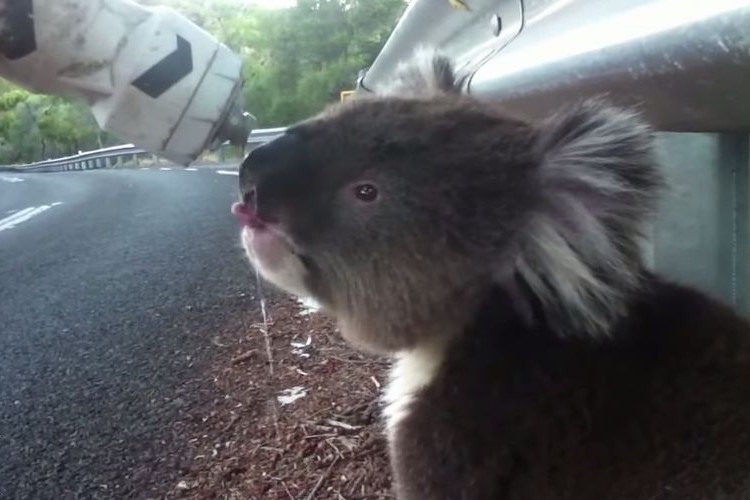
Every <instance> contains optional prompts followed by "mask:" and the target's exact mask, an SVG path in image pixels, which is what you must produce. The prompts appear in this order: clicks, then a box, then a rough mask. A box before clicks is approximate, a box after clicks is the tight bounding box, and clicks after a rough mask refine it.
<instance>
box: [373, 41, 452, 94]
mask: <svg viewBox="0 0 750 500" xmlns="http://www.w3.org/2000/svg"><path fill="white" fill-rule="evenodd" d="M460 91H461V78H459V77H457V75H456V74H455V70H454V67H453V63H452V61H451V60H450V59H449V58H448V57H447V56H445V55H444V54H442V53H440V52H439V51H438V50H437V49H435V48H428V47H420V48H418V49H417V50H416V51H415V52H414V54H413V56H412V57H411V58H410V59H408V60H406V61H403V62H401V63H399V65H398V67H397V68H396V71H395V73H394V76H393V79H392V80H391V81H390V82H388V83H387V84H385V85H383V86H382V87H381V88H378V89H377V94H378V95H381V96H394V97H412V98H415V97H417V98H418V97H434V96H435V95H440V94H452V93H459V92H460Z"/></svg>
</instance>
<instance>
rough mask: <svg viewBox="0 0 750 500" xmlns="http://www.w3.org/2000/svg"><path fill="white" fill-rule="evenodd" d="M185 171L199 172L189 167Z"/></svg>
mask: <svg viewBox="0 0 750 500" xmlns="http://www.w3.org/2000/svg"><path fill="white" fill-rule="evenodd" d="M185 170H187V171H188V172H197V171H198V169H197V168H193V167H188V168H186V169H185Z"/></svg>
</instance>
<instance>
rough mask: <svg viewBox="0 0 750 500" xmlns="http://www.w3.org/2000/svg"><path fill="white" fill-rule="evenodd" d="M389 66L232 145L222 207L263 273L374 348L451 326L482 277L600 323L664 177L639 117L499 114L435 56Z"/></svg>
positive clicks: (477, 294) (615, 302)
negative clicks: (237, 160)
mask: <svg viewBox="0 0 750 500" xmlns="http://www.w3.org/2000/svg"><path fill="white" fill-rule="evenodd" d="M393 81H394V83H393V85H391V86H390V87H389V88H388V89H385V90H384V91H383V92H381V93H380V94H377V95H375V96H373V97H367V98H362V99H354V100H349V101H347V102H345V103H342V104H337V105H335V106H332V107H330V108H328V109H326V110H325V111H323V112H322V113H321V114H319V115H318V116H315V117H313V118H310V119H308V120H306V121H303V122H301V123H299V124H296V125H294V126H291V127H289V128H288V129H287V131H286V132H285V133H284V135H282V136H281V137H279V138H277V139H275V140H273V141H271V142H269V143H267V144H265V145H263V146H261V147H259V148H257V149H255V150H254V151H252V152H251V153H250V154H249V155H248V157H247V158H246V159H245V161H244V162H243V164H242V167H241V169H240V191H241V197H242V201H241V202H239V203H237V204H235V206H234V207H233V212H234V213H235V214H236V215H237V217H238V218H239V219H240V220H241V221H242V223H243V225H244V228H243V231H242V241H243V244H244V247H245V249H246V251H247V254H248V257H249V258H250V260H251V262H252V264H253V265H254V266H255V267H256V268H257V269H258V271H259V272H260V274H261V275H262V276H263V277H264V278H265V279H266V280H268V281H270V282H271V283H273V284H275V285H277V286H278V287H280V288H282V289H283V290H286V291H288V292H290V293H292V294H296V295H300V296H312V297H314V298H315V299H316V300H317V301H318V302H319V303H320V304H321V305H322V306H323V307H324V309H326V310H327V311H329V312H330V313H331V314H333V315H334V316H335V317H336V318H337V319H338V320H339V323H340V326H341V330H342V333H343V335H344V337H345V338H347V339H348V340H349V341H351V342H353V343H354V344H356V345H358V346H360V347H362V348H366V349H369V350H374V351H379V352H396V351H399V350H402V349H409V348H411V347H414V346H415V345H416V344H418V343H419V342H422V341H424V340H427V339H429V338H430V337H434V336H435V335H450V334H453V333H455V332H459V331H461V329H462V327H463V326H465V324H466V322H467V321H470V319H471V317H472V315H473V313H474V311H475V310H476V308H477V307H478V305H479V302H480V301H481V300H482V298H483V297H484V296H485V295H486V293H487V292H488V291H489V290H490V289H491V288H492V287H502V288H504V289H506V290H507V291H508V292H509V296H510V297H513V302H514V306H515V307H517V309H518V311H519V313H520V314H523V315H525V317H526V318H527V319H528V320H529V321H533V320H535V315H539V314H541V315H543V316H544V320H545V321H546V322H547V323H548V324H550V325H554V328H555V329H556V331H557V332H558V333H559V334H560V335H589V336H602V335H607V334H608V333H609V332H610V329H611V327H612V324H613V322H614V321H615V320H617V319H618V318H619V317H620V316H621V315H622V314H623V312H624V307H625V304H626V301H627V300H628V299H629V297H630V295H631V294H632V293H633V292H634V291H636V290H637V289H638V286H639V276H640V274H641V271H642V265H641V260H640V254H639V237H640V232H641V226H642V225H643V223H644V221H646V220H647V219H648V217H649V216H650V214H651V213H652V212H653V210H654V205H655V200H656V194H657V191H658V188H659V187H660V184H661V178H660V176H659V172H658V170H657V168H656V167H655V164H654V160H653V154H652V137H651V132H650V130H649V128H648V127H647V126H646V125H645V124H643V123H642V122H641V121H640V120H639V119H638V118H637V117H636V115H634V114H633V113H631V112H628V111H624V110H619V109H614V108H610V107H607V106H606V105H604V104H602V103H599V102H591V101H590V102H585V103H582V104H578V105H575V106H572V107H570V108H569V109H565V110H562V111H559V112H556V113H553V114H551V115H550V117H549V118H548V119H546V120H543V121H541V122H539V123H529V122H526V121H523V120H519V119H516V118H513V117H510V116H508V115H506V114H505V113H504V112H503V111H502V109H501V107H500V106H498V105H495V104H493V103H488V102H482V101H479V100H476V99H474V98H471V97H468V96H466V95H463V94H461V93H460V92H459V91H458V87H457V85H456V83H455V82H456V81H457V78H456V77H455V76H454V74H453V71H452V69H451V65H450V63H449V61H448V60H446V59H445V58H444V57H442V56H440V55H439V54H430V55H427V56H425V55H424V54H423V55H421V56H420V58H418V59H417V60H415V61H414V62H412V63H410V64H407V65H404V66H402V67H401V68H400V69H399V71H398V75H397V76H396V78H395V79H394V80H393ZM532 304H534V307H532ZM532 310H534V311H535V312H534V313H532V312H531V311H532Z"/></svg>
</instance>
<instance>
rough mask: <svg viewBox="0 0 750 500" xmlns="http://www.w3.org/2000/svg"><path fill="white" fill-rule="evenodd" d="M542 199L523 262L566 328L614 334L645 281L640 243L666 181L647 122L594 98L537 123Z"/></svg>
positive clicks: (548, 312)
mask: <svg viewBox="0 0 750 500" xmlns="http://www.w3.org/2000/svg"><path fill="white" fill-rule="evenodd" d="M535 147H536V153H537V158H538V160H539V165H538V171H537V172H538V176H539V177H538V185H539V186H540V188H541V195H542V196H541V200H542V201H541V206H540V207H539V208H538V210H537V211H536V213H535V214H534V216H533V217H532V219H531V221H530V226H529V230H528V232H527V233H526V234H525V235H524V237H523V243H522V248H521V251H520V252H519V257H518V259H517V260H518V262H517V267H516V268H517V269H518V271H520V275H521V276H522V277H523V280H524V281H525V282H526V284H527V285H528V287H529V288H530V289H531V290H532V292H533V294H534V295H535V296H536V297H537V298H538V300H539V302H540V303H541V304H542V307H543V309H544V311H545V316H546V317H547V319H548V320H549V323H550V324H551V325H555V326H554V327H555V328H557V329H558V331H559V333H560V334H563V335H567V334H571V333H580V332H584V333H586V334H588V335H593V336H602V335H608V334H609V333H610V331H611V329H612V326H613V323H614V322H615V320H617V319H618V318H620V317H621V316H622V315H623V314H624V313H625V311H626V307H627V301H628V300H630V298H631V297H632V293H633V292H634V291H635V290H637V289H638V287H639V286H640V281H641V276H642V272H643V266H642V263H641V256H640V243H641V238H642V237H643V231H644V225H645V223H646V222H648V221H649V219H650V218H651V217H652V215H653V213H654V212H655V209H656V205H657V201H658V197H659V193H660V190H661V187H662V184H663V180H662V176H661V172H660V170H659V168H658V166H657V163H656V160H655V154H654V144H653V134H652V131H651V129H650V127H649V126H648V125H647V124H646V123H645V122H643V121H642V120H641V119H640V118H639V117H638V115H637V114H636V113H634V112H632V111H628V110H624V109H617V108H613V107H609V106H607V105H606V104H604V103H603V102H601V101H587V102H584V103H581V104H578V105H576V106H573V107H571V108H569V109H566V110H564V111H561V112H560V113H557V114H555V115H554V116H552V117H551V118H549V119H547V120H544V121H543V122H542V123H541V124H539V126H538V129H537V140H536V144H535Z"/></svg>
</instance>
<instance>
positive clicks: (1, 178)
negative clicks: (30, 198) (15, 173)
mask: <svg viewBox="0 0 750 500" xmlns="http://www.w3.org/2000/svg"><path fill="white" fill-rule="evenodd" d="M24 180H25V179H21V178H20V177H8V176H7V175H0V181H5V182H24Z"/></svg>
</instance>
